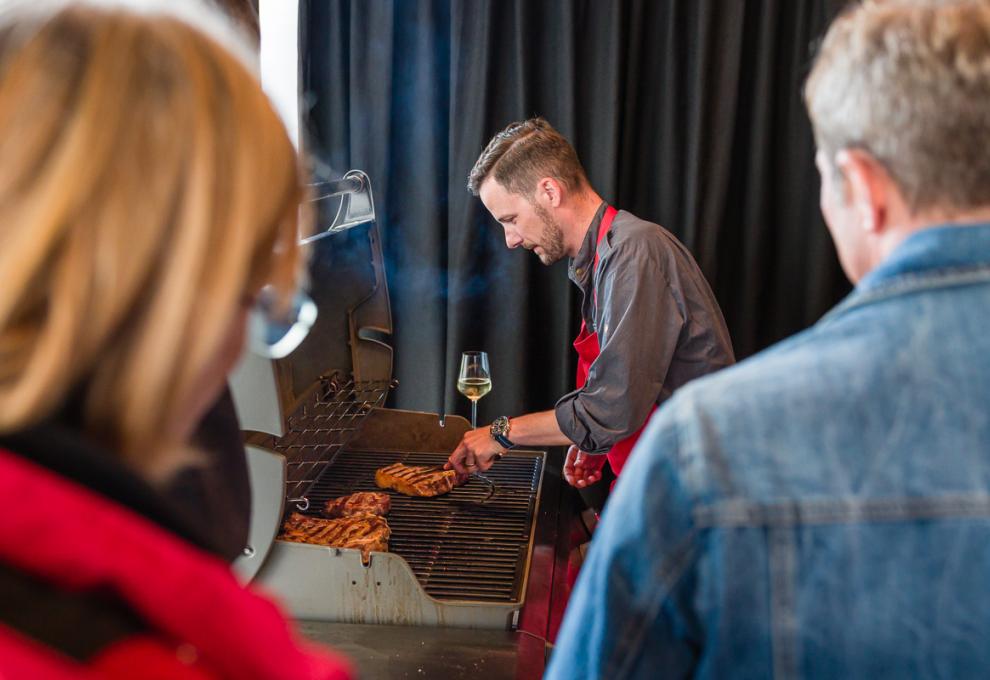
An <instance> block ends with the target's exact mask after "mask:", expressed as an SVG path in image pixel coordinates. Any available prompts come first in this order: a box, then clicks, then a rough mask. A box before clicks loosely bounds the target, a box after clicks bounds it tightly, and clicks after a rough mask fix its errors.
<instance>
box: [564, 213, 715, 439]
mask: <svg viewBox="0 0 990 680" xmlns="http://www.w3.org/2000/svg"><path fill="white" fill-rule="evenodd" d="M605 208H606V204H605V203H602V205H601V207H600V208H599V209H598V212H597V214H596V215H595V218H594V219H593V220H592V221H591V225H590V226H589V227H588V234H587V236H585V239H584V243H583V244H582V246H581V250H580V251H579V252H578V254H577V257H575V258H574V259H573V260H571V263H570V269H569V273H568V275H569V276H570V279H571V280H572V281H573V282H574V283H575V284H576V285H577V286H578V287H579V288H580V289H581V291H582V293H583V295H584V301H583V303H582V305H581V315H582V317H583V318H584V322H585V324H586V325H587V327H588V330H589V331H597V332H598V344H599V347H600V348H601V353H600V354H599V356H598V359H597V360H596V361H595V362H594V363H593V364H592V365H591V370H590V372H589V375H588V381H587V383H585V386H584V387H582V388H581V389H579V390H575V391H574V392H571V393H569V394H566V395H564V396H563V397H562V398H561V399H560V401H558V402H557V405H556V407H555V411H556V416H557V423H558V424H559V425H560V429H561V431H562V432H563V433H564V435H565V436H566V437H567V438H568V439H570V440H571V441H572V442H574V443H575V444H577V445H578V447H579V448H581V450H583V451H587V452H589V453H605V452H606V451H608V450H609V449H610V448H612V446H614V445H615V444H616V443H618V442H620V441H622V440H623V439H625V438H626V437H628V436H629V435H631V434H632V433H634V432H635V431H636V430H638V429H639V428H640V427H641V426H642V425H643V423H644V422H645V421H646V418H647V416H648V415H649V413H650V410H651V409H652V407H653V405H654V404H659V403H662V402H663V401H664V400H665V399H667V398H668V397H669V396H670V395H671V394H673V392H674V390H676V389H677V388H678V387H680V386H681V385H683V384H685V383H686V382H688V381H689V380H692V379H694V378H697V377H698V376H701V375H705V374H706V373H711V372H713V371H716V370H718V369H720V368H723V367H725V366H729V365H730V364H732V363H733V362H734V361H735V359H734V357H733V353H732V343H731V341H730V340H729V331H728V330H727V329H726V327H725V320H724V319H723V318H722V311H721V310H720V309H719V306H718V303H717V302H716V301H715V296H714V294H713V293H712V291H711V288H709V286H708V282H707V281H705V277H704V275H703V274H702V273H701V270H700V269H699V268H698V265H697V263H696V262H695V261H694V258H693V257H691V253H689V252H688V250H687V248H685V247H684V246H683V245H682V244H681V243H680V242H679V241H678V240H677V239H676V238H675V237H674V235H673V234H671V233H670V232H669V231H667V230H666V229H664V228H663V227H661V226H659V225H657V224H653V223H651V222H646V221H644V220H641V219H639V218H638V217H636V216H634V215H631V214H630V213H628V212H625V211H619V213H618V214H617V215H616V216H615V219H614V220H613V222H612V227H611V228H610V229H609V231H608V233H607V234H606V235H605V238H603V239H602V241H601V243H600V244H599V245H598V257H599V262H598V268H597V269H595V271H594V276H592V269H594V262H595V242H596V240H597V238H598V228H599V225H600V224H601V221H602V218H603V216H604V214H605ZM594 291H597V305H596V304H595V298H596V296H595V294H594Z"/></svg>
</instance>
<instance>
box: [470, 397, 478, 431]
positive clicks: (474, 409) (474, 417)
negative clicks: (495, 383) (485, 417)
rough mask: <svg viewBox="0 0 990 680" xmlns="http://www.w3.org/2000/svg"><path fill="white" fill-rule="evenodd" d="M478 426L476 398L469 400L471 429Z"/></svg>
mask: <svg viewBox="0 0 990 680" xmlns="http://www.w3.org/2000/svg"><path fill="white" fill-rule="evenodd" d="M477 427H478V400H477V399H472V400H471V429H472V430H473V429H475V428H477Z"/></svg>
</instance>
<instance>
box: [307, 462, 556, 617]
mask: <svg viewBox="0 0 990 680" xmlns="http://www.w3.org/2000/svg"><path fill="white" fill-rule="evenodd" d="M446 459H447V456H446V454H441V453H400V452H365V451H341V452H340V453H339V454H338V455H337V456H336V457H335V459H334V460H333V461H332V463H331V464H330V465H329V466H328V467H327V468H326V470H325V471H324V473H323V475H322V476H321V478H320V479H319V480H318V481H317V483H316V484H314V485H313V486H312V487H311V488H310V489H309V493H308V498H309V501H310V506H309V509H308V511H307V514H310V515H314V516H315V515H319V512H320V509H321V508H322V507H323V505H324V504H325V503H326V502H327V501H328V500H330V499H331V498H336V497H338V496H343V495H346V494H349V493H354V492H355V491H381V489H379V488H378V487H377V486H376V485H375V470H377V469H378V468H381V467H385V466H386V465H390V464H392V463H396V462H401V463H406V464H408V465H440V464H442V463H443V462H444V461H445V460H446ZM542 473H543V455H542V454H539V453H525V452H518V453H513V454H512V455H509V456H506V457H505V458H503V459H502V460H501V461H500V462H499V463H498V464H497V465H495V466H494V467H493V468H492V469H491V470H489V471H488V472H487V473H485V476H486V477H487V478H488V479H490V480H491V481H492V482H494V483H495V489H496V490H495V494H494V495H493V496H491V497H490V498H489V496H490V493H491V486H490V484H488V483H486V482H485V481H483V480H481V479H478V478H476V477H472V478H471V479H470V480H469V481H468V482H467V483H466V484H465V485H463V486H460V487H458V488H456V489H454V490H453V491H451V492H450V493H449V494H445V495H443V496H438V497H435V498H412V497H409V496H404V495H402V494H400V493H397V492H395V491H391V490H390V491H388V493H389V495H390V496H391V500H392V509H391V511H390V512H389V514H388V524H389V526H390V527H391V528H392V537H391V539H390V540H389V551H390V552H393V553H395V554H397V555H400V556H401V557H403V558H404V559H405V560H406V561H407V562H408V563H409V566H410V567H411V568H412V570H413V573H414V574H415V575H416V578H417V579H418V580H419V583H420V585H422V586H423V589H424V590H425V591H426V592H427V593H428V594H429V595H431V596H433V597H435V598H437V599H440V600H472V601H485V602H519V601H521V600H522V597H523V592H522V589H523V586H524V583H525V578H524V577H525V570H526V568H527V560H528V556H529V546H530V538H531V536H532V531H533V521H534V518H535V516H536V505H537V500H538V491H539V488H540V479H541V475H542ZM486 499H487V500H486Z"/></svg>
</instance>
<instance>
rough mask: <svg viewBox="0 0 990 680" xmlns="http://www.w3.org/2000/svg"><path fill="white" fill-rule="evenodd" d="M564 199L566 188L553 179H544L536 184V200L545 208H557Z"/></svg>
mask: <svg viewBox="0 0 990 680" xmlns="http://www.w3.org/2000/svg"><path fill="white" fill-rule="evenodd" d="M563 198H564V188H563V187H562V186H561V184H560V182H558V181H557V180H555V179H554V178H553V177H544V178H543V179H541V180H540V181H539V182H537V183H536V200H537V201H539V203H540V204H541V205H543V206H545V207H548V208H557V207H559V206H560V202H561V200H563Z"/></svg>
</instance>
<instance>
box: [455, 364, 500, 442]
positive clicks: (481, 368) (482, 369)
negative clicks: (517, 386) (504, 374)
mask: <svg viewBox="0 0 990 680" xmlns="http://www.w3.org/2000/svg"><path fill="white" fill-rule="evenodd" d="M457 391H458V392H460V393H461V394H463V395H464V396H465V397H467V398H468V399H470V400H471V428H472V429H474V428H476V427H478V400H479V399H481V398H482V397H483V396H485V395H486V394H488V393H489V392H491V391H492V376H491V373H490V372H489V370H488V354H487V353H486V352H464V353H463V354H461V372H460V373H459V374H458V375H457Z"/></svg>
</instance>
